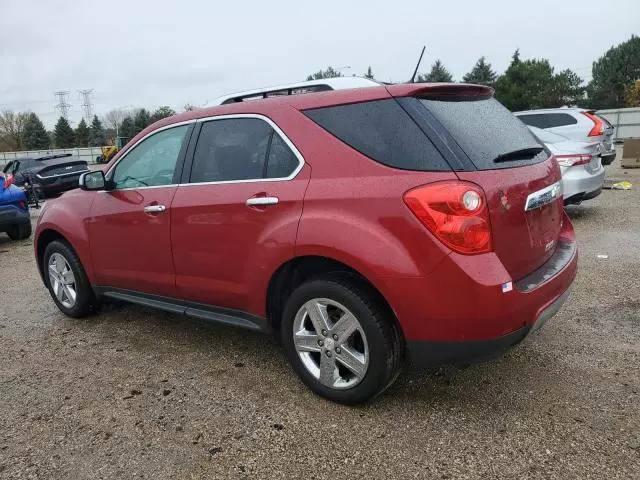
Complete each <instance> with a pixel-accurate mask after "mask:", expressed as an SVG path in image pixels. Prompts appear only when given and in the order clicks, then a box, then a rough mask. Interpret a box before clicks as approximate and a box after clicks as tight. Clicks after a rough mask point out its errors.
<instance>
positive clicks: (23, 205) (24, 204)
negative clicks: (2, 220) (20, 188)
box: [18, 200, 27, 210]
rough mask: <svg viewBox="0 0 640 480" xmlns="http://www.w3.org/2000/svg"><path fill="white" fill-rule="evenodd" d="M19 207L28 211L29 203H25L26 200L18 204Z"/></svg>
mask: <svg viewBox="0 0 640 480" xmlns="http://www.w3.org/2000/svg"><path fill="white" fill-rule="evenodd" d="M18 206H19V207H20V208H21V209H23V210H26V209H27V202H25V201H24V200H21V201H19V202H18Z"/></svg>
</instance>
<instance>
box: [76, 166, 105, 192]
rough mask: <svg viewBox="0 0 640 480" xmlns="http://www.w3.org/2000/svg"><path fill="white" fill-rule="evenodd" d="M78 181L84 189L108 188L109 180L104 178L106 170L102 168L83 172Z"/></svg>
mask: <svg viewBox="0 0 640 480" xmlns="http://www.w3.org/2000/svg"><path fill="white" fill-rule="evenodd" d="M78 183H79V184H80V188H81V189H82V190H106V189H107V181H106V180H105V178H104V172H103V171H102V170H96V171H94V172H86V173H83V174H82V175H80V178H79V179H78Z"/></svg>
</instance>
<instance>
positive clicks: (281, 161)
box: [34, 84, 578, 404]
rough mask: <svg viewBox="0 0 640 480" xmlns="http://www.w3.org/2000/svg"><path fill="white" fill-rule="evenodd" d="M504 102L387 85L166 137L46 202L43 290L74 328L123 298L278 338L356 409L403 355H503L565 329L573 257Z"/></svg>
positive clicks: (553, 172)
mask: <svg viewBox="0 0 640 480" xmlns="http://www.w3.org/2000/svg"><path fill="white" fill-rule="evenodd" d="M291 90H292V91H293V90H294V89H293V88H292V89H291ZM492 94H493V90H492V89H490V88H488V87H483V86H473V85H464V84H405V85H391V86H382V85H378V86H374V87H366V88H355V89H347V90H339V91H324V92H320V93H310V94H299V95H292V94H289V93H287V94H283V95H278V96H275V97H274V98H267V99H263V100H257V101H248V102H247V101H244V100H243V99H240V100H239V101H234V102H232V103H231V104H226V105H221V106H217V107H213V108H206V109H199V110H195V111H191V112H185V113H183V114H180V115H176V116H173V117H170V118H167V119H164V120H160V121H159V122H156V123H155V124H153V125H151V126H150V127H147V128H146V129H145V130H143V131H142V132H141V133H139V134H138V135H137V136H136V137H135V138H134V139H132V140H131V141H130V142H129V143H128V144H127V146H126V147H125V148H124V149H123V150H122V151H121V152H120V153H119V154H118V156H116V157H115V158H114V159H113V160H112V161H111V162H110V163H109V164H108V165H107V166H106V167H105V169H104V171H103V170H100V171H94V172H89V173H85V174H83V175H82V177H81V178H80V184H81V188H80V189H78V190H75V191H73V192H69V193H68V194H65V195H63V196H62V197H60V198H58V199H54V200H50V201H47V203H46V205H45V207H44V208H43V211H42V213H41V215H40V217H39V220H38V226H37V229H36V238H35V242H34V245H35V256H36V260H37V264H38V267H39V269H40V273H41V275H42V279H43V281H44V284H45V286H46V287H47V288H48V289H49V291H50V293H51V297H52V299H53V301H54V302H55V303H56V305H57V306H58V308H59V309H60V310H61V311H62V312H64V313H65V314H67V315H69V316H73V317H82V316H85V315H88V314H90V313H91V312H93V311H94V310H95V309H96V308H97V307H98V305H99V301H100V298H115V299H120V300H125V301H129V302H133V303H138V304H142V305H146V306H150V307H155V308H160V309H164V310H168V311H171V312H174V313H177V314H182V315H189V316H193V317H198V318H201V319H207V320H211V321H215V322H220V323H223V324H226V325H235V326H238V327H244V328H247V329H250V330H255V331H262V332H278V335H279V336H280V338H281V341H282V344H283V347H284V351H285V354H286V356H287V358H288V360H289V362H290V363H291V365H292V367H293V370H294V371H295V372H296V373H297V374H298V375H299V376H300V378H301V379H302V381H303V382H304V383H305V384H307V385H308V386H309V387H310V388H311V389H312V390H313V391H314V392H316V393H317V394H319V395H322V396H324V397H327V398H329V399H331V400H334V401H336V402H341V403H345V404H353V403H360V402H363V401H365V400H368V399H370V398H372V397H373V396H375V395H377V394H379V393H381V392H382V391H384V390H385V389H386V388H387V387H388V386H389V385H391V383H392V382H393V381H394V380H395V379H396V377H397V376H398V374H399V372H400V369H401V367H402V365H403V363H404V359H405V353H406V352H408V354H409V356H410V357H411V360H412V362H413V363H414V364H416V365H423V366H425V365H439V364H443V363H463V364H466V363H469V362H472V361H477V360H481V359H486V358H490V357H494V356H497V355H500V354H501V353H502V352H504V351H505V350H507V349H509V348H511V347H512V346H514V345H516V344H518V343H519V342H520V341H522V340H523V339H524V338H525V337H527V336H528V335H529V334H530V333H531V332H533V331H535V330H537V329H538V328H540V327H541V326H542V325H543V324H544V323H545V322H546V321H547V320H549V318H551V317H552V316H553V315H555V314H556V312H557V311H558V310H559V308H560V307H561V305H562V304H563V302H564V301H565V300H566V298H567V297H568V295H569V289H570V286H571V284H572V282H573V279H574V278H575V275H576V269H577V255H578V254H577V247H576V240H575V234H574V231H573V226H572V225H571V221H570V220H569V218H568V217H567V215H566V213H565V212H564V209H563V205H562V196H561V194H560V192H561V185H560V181H561V174H560V168H559V166H558V163H557V162H556V161H555V160H554V158H553V156H552V155H550V154H549V153H548V151H547V150H546V149H545V148H543V146H542V145H540V143H539V142H538V140H536V138H535V137H534V136H533V135H532V134H531V132H530V131H529V129H528V128H527V127H526V126H525V125H524V124H523V123H522V122H520V121H519V120H517V119H516V118H515V117H514V116H513V115H512V114H511V113H510V112H509V111H508V110H507V109H506V108H505V107H504V106H502V105H501V104H500V103H499V102H498V101H497V100H495V99H494V98H493V95H492ZM258 95H259V93H258ZM303 207H304V208H303ZM220 332H221V333H223V332H224V331H222V330H221V331H220Z"/></svg>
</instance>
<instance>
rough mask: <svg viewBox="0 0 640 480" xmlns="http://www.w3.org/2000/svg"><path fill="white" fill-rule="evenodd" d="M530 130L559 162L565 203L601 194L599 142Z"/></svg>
mask: <svg viewBox="0 0 640 480" xmlns="http://www.w3.org/2000/svg"><path fill="white" fill-rule="evenodd" d="M529 129H530V130H531V132H532V133H533V134H534V135H535V136H536V137H537V138H538V140H540V141H541V142H542V143H544V144H545V146H546V147H547V148H548V149H549V150H550V151H551V153H552V154H553V155H554V156H555V157H556V159H557V160H558V163H559V164H560V169H561V170H562V190H563V197H564V204H565V205H570V204H578V203H580V202H582V201H583V200H589V199H590V198H594V197H597V196H598V195H600V192H601V191H602V183H603V182H604V173H605V172H604V167H603V166H602V163H601V159H600V148H599V144H598V142H576V141H574V140H569V139H568V138H566V137H563V136H562V135H558V134H556V133H553V132H550V131H549V130H542V129H541V128H536V127H529Z"/></svg>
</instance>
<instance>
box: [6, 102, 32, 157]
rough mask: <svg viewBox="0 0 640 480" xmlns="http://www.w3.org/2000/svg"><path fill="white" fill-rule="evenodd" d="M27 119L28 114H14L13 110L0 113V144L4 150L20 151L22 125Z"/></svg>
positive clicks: (22, 132)
mask: <svg viewBox="0 0 640 480" xmlns="http://www.w3.org/2000/svg"><path fill="white" fill-rule="evenodd" d="M28 117H29V113H28V112H18V113H16V112H14V111H13V110H3V111H2V112H0V144H1V145H2V146H3V147H4V148H6V149H8V150H11V151H13V150H22V145H23V144H22V136H23V134H24V124H25V122H26V121H27V118H28ZM4 148H3V149H4Z"/></svg>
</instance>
